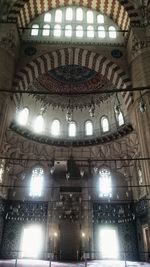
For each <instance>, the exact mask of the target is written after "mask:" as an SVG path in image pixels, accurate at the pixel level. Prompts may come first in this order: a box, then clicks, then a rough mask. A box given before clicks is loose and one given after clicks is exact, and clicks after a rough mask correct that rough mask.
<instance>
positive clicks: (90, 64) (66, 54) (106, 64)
mask: <svg viewBox="0 0 150 267" xmlns="http://www.w3.org/2000/svg"><path fill="white" fill-rule="evenodd" d="M65 65H79V66H83V67H86V68H88V69H91V70H94V71H95V72H97V73H99V74H100V75H102V76H104V77H105V78H106V79H107V80H108V81H110V82H111V84H113V85H114V86H115V87H116V88H121V87H122V88H127V87H128V86H130V85H131V81H130V78H129V76H128V74H126V73H125V71H124V70H123V69H121V68H120V66H118V65H116V64H115V63H114V62H112V61H110V60H109V59H108V58H106V57H105V56H101V55H99V54H97V53H94V52H91V51H88V50H85V49H81V48H65V49H60V50H56V51H53V52H50V53H46V54H44V55H42V56H40V57H38V58H36V59H35V60H33V61H31V62H30V63H29V64H28V65H26V66H25V68H24V69H22V70H20V72H18V74H17V75H16V79H15V82H14V87H15V88H16V89H20V90H24V89H26V90H27V89H28V86H29V85H30V84H31V83H32V82H33V81H34V79H37V78H38V77H39V76H40V75H42V74H45V73H47V72H48V71H50V70H52V69H55V68H58V67H60V66H65ZM123 97H124V100H125V105H126V107H127V108H128V107H129V105H130V104H131V103H132V97H131V94H130V93H129V92H126V93H123Z"/></svg>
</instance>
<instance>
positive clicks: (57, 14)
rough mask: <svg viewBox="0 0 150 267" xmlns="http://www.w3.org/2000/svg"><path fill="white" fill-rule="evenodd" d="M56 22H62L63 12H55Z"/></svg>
mask: <svg viewBox="0 0 150 267" xmlns="http://www.w3.org/2000/svg"><path fill="white" fill-rule="evenodd" d="M55 22H60V23H61V22H62V10H60V9H57V10H56V12H55Z"/></svg>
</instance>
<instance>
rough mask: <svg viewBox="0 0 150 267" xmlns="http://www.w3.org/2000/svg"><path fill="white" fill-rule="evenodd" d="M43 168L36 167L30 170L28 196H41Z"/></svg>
mask: <svg viewBox="0 0 150 267" xmlns="http://www.w3.org/2000/svg"><path fill="white" fill-rule="evenodd" d="M43 179H44V170H43V168H41V167H36V168H34V169H33V170H32V175H31V182H30V196H31V197H41V195H42V189H43Z"/></svg>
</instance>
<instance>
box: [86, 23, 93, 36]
mask: <svg viewBox="0 0 150 267" xmlns="http://www.w3.org/2000/svg"><path fill="white" fill-rule="evenodd" d="M87 37H89V38H94V27H93V26H91V25H90V26H88V27H87Z"/></svg>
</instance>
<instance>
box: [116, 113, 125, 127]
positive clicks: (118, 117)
mask: <svg viewBox="0 0 150 267" xmlns="http://www.w3.org/2000/svg"><path fill="white" fill-rule="evenodd" d="M117 121H118V125H119V126H122V125H123V124H124V117H123V114H122V112H121V111H120V112H119V115H117Z"/></svg>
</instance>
